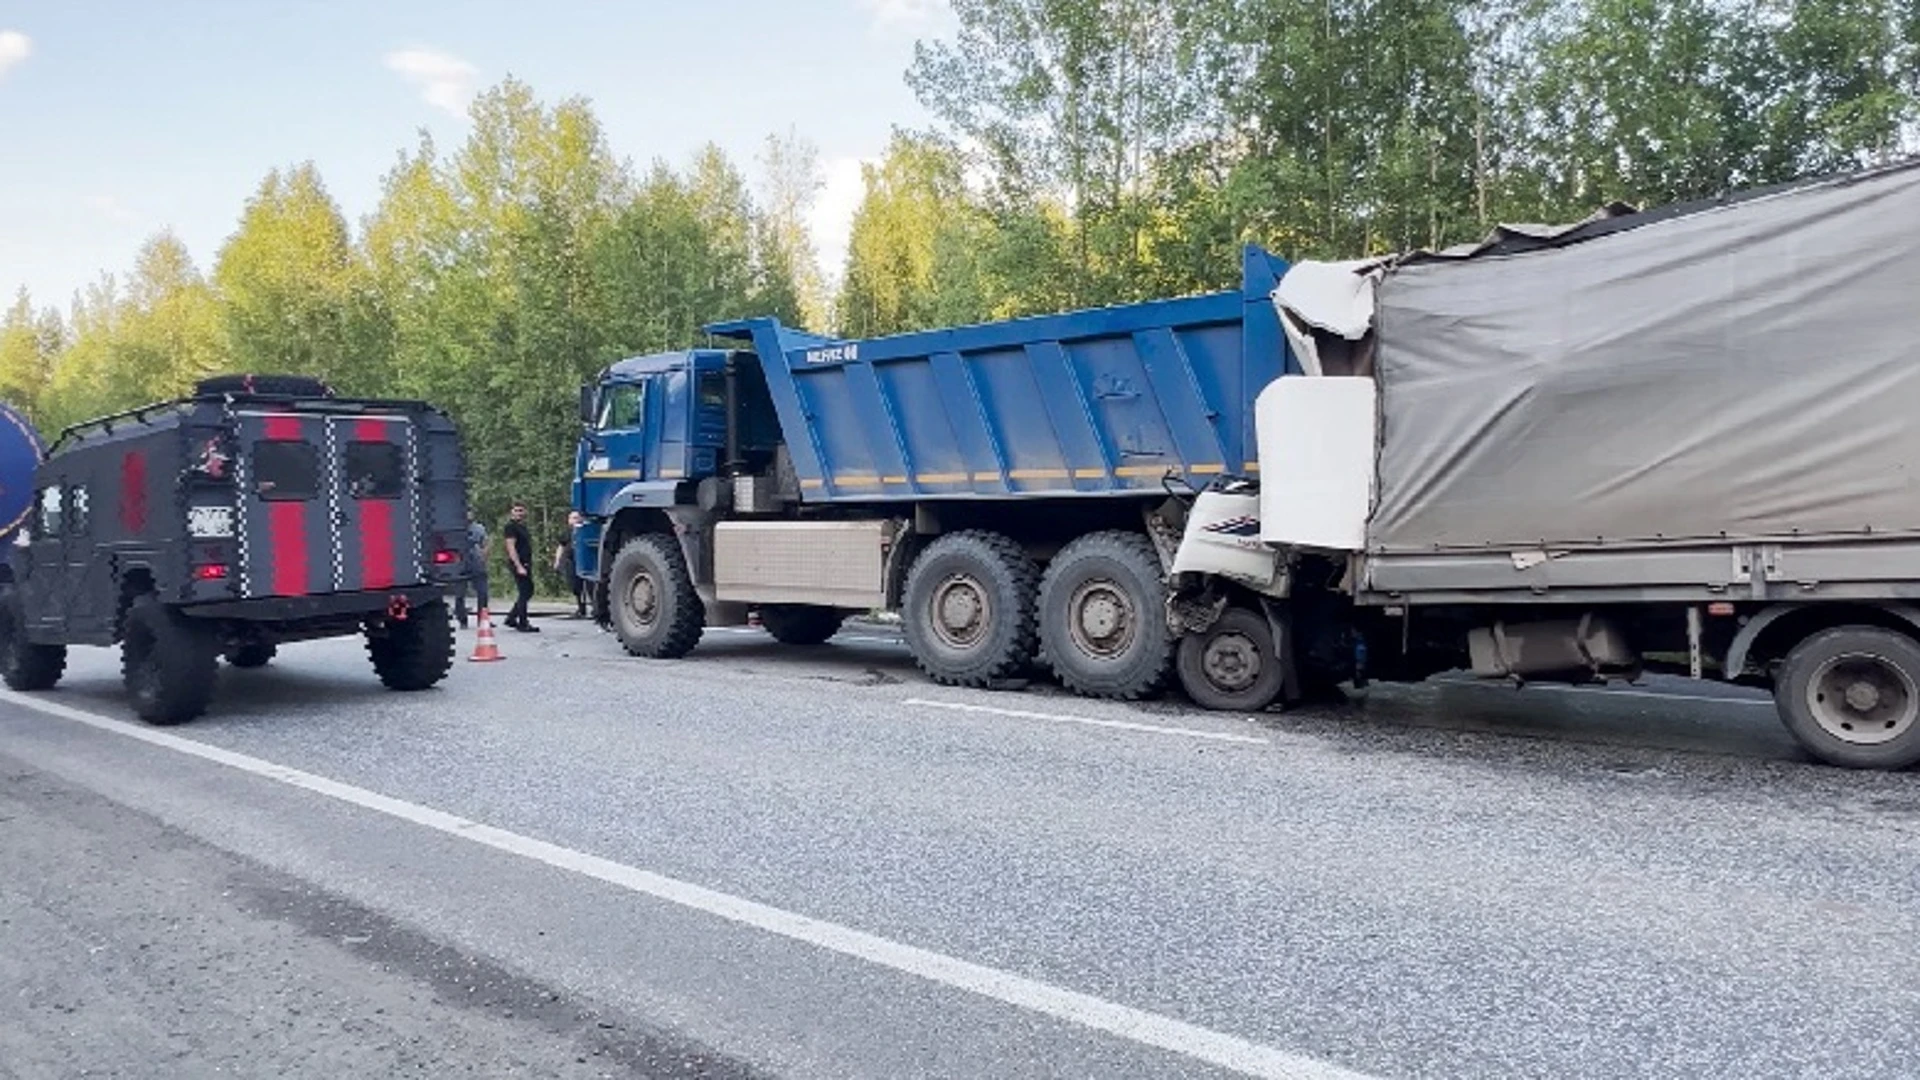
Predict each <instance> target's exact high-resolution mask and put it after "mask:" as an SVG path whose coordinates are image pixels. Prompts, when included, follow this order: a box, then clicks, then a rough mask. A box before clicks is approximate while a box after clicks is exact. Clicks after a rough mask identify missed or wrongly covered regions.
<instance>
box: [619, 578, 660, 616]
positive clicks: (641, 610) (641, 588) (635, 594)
mask: <svg viewBox="0 0 1920 1080" xmlns="http://www.w3.org/2000/svg"><path fill="white" fill-rule="evenodd" d="M627 610H628V611H631V612H632V613H633V618H634V621H635V622H638V623H640V624H641V625H642V626H651V625H652V624H653V620H654V618H655V617H656V616H658V615H659V613H660V590H659V589H657V588H655V587H654V583H653V575H652V574H649V573H647V572H645V571H641V572H640V573H638V574H635V575H633V580H632V581H631V582H629V583H628V585H627Z"/></svg>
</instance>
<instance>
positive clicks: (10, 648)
mask: <svg viewBox="0 0 1920 1080" xmlns="http://www.w3.org/2000/svg"><path fill="white" fill-rule="evenodd" d="M66 670H67V647H66V646H65V645H36V644H34V643H33V642H32V641H30V640H28V638H27V616H26V611H25V610H24V608H23V606H22V605H21V602H20V593H19V592H18V590H16V589H15V588H14V587H13V586H11V585H0V678H4V679H5V680H6V683H7V685H8V686H9V687H12V688H13V689H15V690H51V689H53V685H54V684H55V683H57V682H59V681H60V676H61V675H62V674H64V673H65V672H66Z"/></svg>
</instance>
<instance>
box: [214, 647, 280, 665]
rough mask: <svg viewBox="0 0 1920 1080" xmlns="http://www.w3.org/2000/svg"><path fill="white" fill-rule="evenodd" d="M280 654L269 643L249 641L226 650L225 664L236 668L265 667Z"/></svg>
mask: <svg viewBox="0 0 1920 1080" xmlns="http://www.w3.org/2000/svg"><path fill="white" fill-rule="evenodd" d="M279 652H280V647H279V646H278V645H275V644H274V643H273V642H271V641H249V642H247V643H246V644H244V645H235V646H234V647H233V648H231V649H228V650H227V663H229V664H232V665H233V666H234V667H237V668H257V667H266V666H267V665H268V664H270V663H272V662H273V658H274V657H275V656H276V655H278V654H279Z"/></svg>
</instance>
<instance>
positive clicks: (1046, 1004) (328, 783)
mask: <svg viewBox="0 0 1920 1080" xmlns="http://www.w3.org/2000/svg"><path fill="white" fill-rule="evenodd" d="M0 701H7V702H10V703H12V704H15V705H19V706H22V707H24V708H28V709H32V710H35V711H36V712H40V713H44V714H46V715H48V716H54V717H58V718H60V719H62V720H70V721H72V722H74V723H78V724H84V725H86V726H87V727H91V728H95V729H98V730H100V731H105V732H110V733H112V734H115V735H123V736H125V737H127V738H130V739H137V740H139V741H141V742H144V743H148V744H150V745H153V746H158V747H161V748H163V749H167V750H172V751H175V752H177V753H181V754H186V755H188V756H190V757H197V758H200V759H202V760H204V761H211V762H214V763H216V764H220V765H225V766H227V767H229V768H233V769H237V770H239V771H241V772H244V773H249V774H251V775H254V776H259V777H263V778H265V779H268V780H273V781H276V782H278V783H282V784H286V785H287V786H289V787H295V788H300V789H302V790H305V791H311V792H313V793H315V794H318V795H324V796H326V797H327V798H330V799H337V800H339V801H340V802H343V803H349V804H351V805H353V806H358V807H361V808H363V809H366V810H372V811H374V812H375V813H380V814H385V815H387V816H389V817H393V818H398V819H399V820H401V821H406V822H410V823H412V824H414V825H419V826H421V827H423V828H428V829H432V830H434V831H436V832H440V833H445V834H446V835H448V836H455V837H459V838H460V839H462V840H470V841H472V842H473V843H476V844H479V845H481V846H482V847H488V848H492V849H494V850H496V851H502V852H506V853H507V854H509V855H517V856H520V857H521V858H524V859H530V860H532V861H534V862H538V863H543V864H545V865H547V866H551V867H554V868H556V869H560V870H567V871H571V872H573V873H576V874H579V875H581V876H583V877H589V878H593V879H595V880H597V881H603V882H606V883H607V884H609V885H614V886H617V887H619V888H622V889H626V890H628V891H629V892H634V893H639V894H641V895H644V896H651V897H653V898H655V899H657V900H664V901H666V902H667V903H670V904H678V905H679V906H681V907H685V908H690V909H692V910H694V911H699V912H703V913H705V914H708V915H714V916H717V917H719V918H722V919H726V920H728V921H730V922H735V923H739V924H741V925H743V926H750V927H753V928H754V929H756V930H763V931H766V932H767V933H770V934H777V935H779V936H781V937H784V938H789V939H792V940H794V941H799V942H802V943H805V944H808V945H812V946H815V947H817V948H821V949H825V950H827V951H829V952H834V953H839V954H840V955H842V956H850V957H854V958H856V959H859V960H865V961H867V962H868V963H871V964H877V965H879V966H881V967H884V968H890V969H892V970H894V971H898V972H902V973H904V974H907V975H913V976H916V977H918V978H922V979H926V980H928V981H930V982H935V983H939V984H941V985H943V986H948V987H952V988H953V989H956V990H964V991H966V992H968V993H972V994H978V995H980V996H981V997H986V998H991V999H993V1000H995V1001H999V1002H1001V1003H1003V1004H1007V1005H1012V1006H1015V1007H1017V1008H1022V1009H1027V1010H1030V1011H1032V1012H1036V1013H1040V1014H1042V1015H1044V1016H1049V1017H1052V1018H1054V1019H1056V1020H1063V1021H1066V1022H1068V1023H1073V1024H1078V1025H1080V1026H1082V1027H1086V1028H1091V1029H1093V1030H1095V1031H1103V1032H1106V1033H1107V1034H1109V1035H1115V1036H1118V1037H1120V1038H1122V1039H1127V1040H1130V1041H1132V1042H1136V1043H1140V1044H1141V1045H1144V1046H1151V1047H1155V1048H1158V1049H1161V1050H1166V1051H1169V1052H1172V1053H1175V1054H1180V1055H1183V1056H1185V1057H1189V1058H1193V1059H1194V1060H1196V1061H1203V1062H1206V1063H1208V1064H1210V1065H1217V1066H1220V1067H1221V1068H1226V1069H1231V1070H1233V1071H1235V1072H1240V1073H1245V1074H1246V1075H1248V1076H1258V1077H1265V1078H1269V1080H1373V1078H1371V1077H1368V1076H1367V1075H1366V1074H1364V1073H1358V1072H1353V1071H1351V1070H1348V1069H1344V1068H1341V1067H1340V1066H1338V1065H1334V1064H1331V1063H1329V1062H1324V1061H1320V1060H1317V1059H1315V1058H1311V1057H1307V1056H1305V1055H1302V1054H1295V1053H1290V1052H1288V1051H1285V1050H1282V1049H1280V1048H1278V1047H1274V1046H1268V1045H1265V1044H1263V1043H1257V1042H1253V1041H1251V1040H1249V1039H1243V1038H1241V1037H1239V1036H1237V1035H1229V1034H1227V1033H1225V1032H1222V1031H1215V1030H1213V1029H1211V1028H1204V1027H1200V1026H1199V1025H1197V1024H1190V1023H1187V1022H1186V1021H1184V1020H1176V1019H1174V1018H1172V1017H1170V1016H1162V1015H1160V1014H1158V1013H1150V1012H1146V1011H1144V1010H1141V1009H1135V1008H1132V1007H1130V1006H1127V1005H1121V1004H1119V1003H1118V1002H1113V1001H1108V1000H1106V999H1104V998H1098V997H1094V996H1093V995H1091V994H1084V993H1081V992H1079V991H1077V990H1068V989H1065V988H1063V987H1058V986H1054V985H1052V984H1050V983H1044V982H1040V981H1038V980H1036V979H1029V978H1027V977H1025V976H1023V975H1016V974H1014V973H1013V972H1010V971H1002V970H1000V969H998V968H991V967H987V966H985V965H983V964H975V963H972V962H970V961H966V960H961V959H959V958H958V957H953V956H948V955H946V954H944V953H937V952H933V951H931V950H928V949H922V948H919V947H918V946H914V945H908V944H905V943H903V942H898V941H893V940H891V939H889V938H883V937H880V936H878V935H875V934H869V933H867V932H865V931H863V930H855V929H853V928H852V927H849V926H842V925H840V924H838V923H832V922H827V921H826V920H824V919H816V918H813V917H811V916H808V915H802V914H799V913H798V912H793V911H787V910H784V909H782V908H777V907H772V906H770V905H767V904H762V903H759V902H757V901H753V900H747V899H744V898H742V897H738V896H733V895H731V894H728V893H723V892H718V891H715V890H713V889H709V888H706V887H704V886H701V885H695V884H693V883H691V882H687V881H681V880H679V879H677V878H671V877H667V876H665V875H664V874H657V873H654V872H653V871H651V870H642V869H640V868H638V867H633V866H628V865H626V864H624V863H617V862H614V861H613V860H611V859H604V858H601V857H600V856H598V855H589V854H587V853H586V852H584V851H576V850H574V849H573V848H567V847H561V846H560V845H558V844H552V843H548V842H547V841H545V840H536V839H534V838H533V837H530V836H524V835H521V834H520V833H515V832H509V831H507V830H505V829H499V828H495V827H493V826H491V825H485V824H482V823H480V822H477V821H469V820H467V819H466V818H462V817H459V816H457V815H454V814H450V813H447V812H446V811H444V810H436V809H434V808H433V807H430V806H421V805H419V804H418V803H411V802H407V801H405V800H403V799H396V798H394V797H392V796H390V795H382V794H380V793H379V792H377V791H370V790H368V789H366V788H362V787H355V786H354V785H352V784H347V783H342V782H341V781H338V780H331V779H328V778H327V777H324V776H318V775H316V774H314V773H309V772H303V771H301V770H299V769H295V768H291V767H289V766H286V765H279V764H275V763H274V762H271V761H267V760H264V759H262V758H257V757H253V756H251V755H248V754H242V753H238V752H236V751H233V750H225V749H222V748H220V747H217V746H212V745H209V744H207V743H203V742H197V741H195V740H193V739H185V738H181V737H180V736H178V735H174V734H171V733H169V732H166V731H161V730H157V729H154V728H149V727H145V726H142V725H138V724H132V723H128V722H127V721H124V720H115V719H113V718H111V717H106V716H100V715H97V714H95V713H90V712H86V711H85V710H82V709H76V708H73V707H71V706H68V705H62V704H60V703H58V702H53V701H43V700H41V699H39V698H35V697H30V696H28V695H25V694H20V693H15V692H14V691H11V690H5V689H0Z"/></svg>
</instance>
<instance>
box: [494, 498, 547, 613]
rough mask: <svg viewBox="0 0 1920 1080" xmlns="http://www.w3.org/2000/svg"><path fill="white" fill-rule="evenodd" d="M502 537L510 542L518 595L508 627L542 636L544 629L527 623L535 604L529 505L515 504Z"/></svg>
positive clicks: (510, 567) (510, 566)
mask: <svg viewBox="0 0 1920 1080" xmlns="http://www.w3.org/2000/svg"><path fill="white" fill-rule="evenodd" d="M500 535H501V536H502V537H504V538H505V539H506V541H507V570H508V572H509V573H511V574H512V575H513V588H514V593H515V596H514V601H513V610H512V611H509V612H507V618H506V623H505V625H507V626H511V627H513V628H514V629H515V630H518V631H520V632H521V633H523V634H534V633H539V631H540V628H539V627H537V626H535V625H533V623H531V622H529V621H528V620H527V605H528V604H529V603H532V602H533V535H532V534H531V533H529V532H527V504H526V503H520V502H517V503H514V504H513V509H512V510H511V511H510V512H509V513H508V515H507V527H506V528H505V529H502V530H501V533H500Z"/></svg>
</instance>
